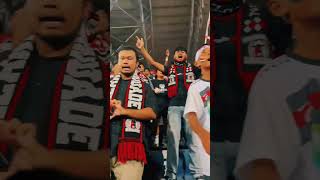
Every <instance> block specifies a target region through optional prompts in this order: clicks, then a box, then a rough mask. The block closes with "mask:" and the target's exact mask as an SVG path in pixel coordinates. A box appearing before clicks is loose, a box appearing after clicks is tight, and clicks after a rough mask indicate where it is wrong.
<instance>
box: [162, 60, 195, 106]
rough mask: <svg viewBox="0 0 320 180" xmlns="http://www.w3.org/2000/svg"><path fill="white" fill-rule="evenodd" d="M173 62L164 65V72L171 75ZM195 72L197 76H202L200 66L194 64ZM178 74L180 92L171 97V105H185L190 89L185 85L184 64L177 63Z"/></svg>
mask: <svg viewBox="0 0 320 180" xmlns="http://www.w3.org/2000/svg"><path fill="white" fill-rule="evenodd" d="M170 67H171V64H170V65H168V66H164V74H165V75H166V76H169V71H170ZM192 70H193V73H194V74H195V78H196V79H197V78H198V77H200V74H199V73H201V71H200V72H199V68H197V67H195V66H192ZM177 75H178V84H177V85H178V93H177V95H176V96H175V97H173V98H171V99H170V102H169V106H185V104H186V100H187V95H188V90H187V88H186V87H185V85H184V70H183V64H178V63H177Z"/></svg>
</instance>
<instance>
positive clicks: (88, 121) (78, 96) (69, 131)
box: [0, 36, 109, 151]
mask: <svg viewBox="0 0 320 180" xmlns="http://www.w3.org/2000/svg"><path fill="white" fill-rule="evenodd" d="M2 47H7V48H1V50H0V56H1V55H2V54H4V53H6V52H7V51H8V48H9V46H6V45H3V46H2ZM34 48H35V47H34V44H33V37H29V38H27V39H26V40H25V41H24V43H22V44H21V45H19V46H18V47H17V48H15V49H13V50H12V51H11V53H10V55H8V56H6V57H5V58H4V59H3V60H2V61H0V84H1V86H0V119H5V120H7V121H10V120H11V119H12V118H14V117H15V112H16V108H17V106H18V104H19V102H20V99H21V97H22V95H23V91H24V89H25V87H26V85H27V83H28V79H29V75H30V70H31V67H30V66H29V65H28V63H27V62H28V60H29V59H30V58H31V55H32V52H33V51H34ZM1 57H2V58H3V56H1ZM108 79H109V74H108V72H107V65H105V64H103V63H102V62H99V61H97V58H96V56H95V54H94V52H93V51H92V50H91V48H90V47H89V45H88V43H87V42H86V39H85V38H83V37H81V36H79V37H77V38H76V39H75V41H74V42H73V47H72V50H71V51H70V54H69V60H68V61H66V62H65V63H64V64H63V66H62V68H61V70H60V72H59V76H58V78H57V81H56V88H55V92H54V96H53V97H52V98H53V99H52V101H51V102H52V105H51V111H50V124H49V133H48V149H49V150H51V149H73V148H74V147H73V146H74V144H77V146H81V147H82V148H83V149H82V150H85V151H96V150H99V149H101V148H106V147H107V144H108V139H109V131H108V130H107V129H108V127H107V125H108V120H107V119H108V117H107V114H108V111H107V108H106V107H107V106H105V105H103V104H101V103H89V102H92V101H93V102H97V101H103V100H104V99H106V95H107V92H108V88H107V83H103V82H108ZM97 83H103V86H104V88H102V87H96V84H97ZM88 99H91V100H92V101H88Z"/></svg>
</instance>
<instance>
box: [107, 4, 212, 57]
mask: <svg viewBox="0 0 320 180" xmlns="http://www.w3.org/2000/svg"><path fill="white" fill-rule="evenodd" d="M110 9H111V15H110V24H111V29H110V30H111V47H112V50H111V56H113V61H114V62H115V61H116V59H115V57H114V55H115V52H116V51H117V50H118V49H119V48H120V47H121V46H126V45H130V46H135V42H136V38H135V37H136V36H140V37H143V38H144V39H146V40H145V43H146V46H147V48H148V50H149V51H150V53H151V55H152V56H153V57H154V58H155V59H157V60H158V61H160V62H164V53H165V50H166V49H167V48H168V49H169V50H170V52H171V56H172V55H173V51H174V49H175V48H176V47H177V46H183V47H186V48H187V49H188V54H189V57H190V58H189V59H190V61H193V58H192V57H194V54H195V52H196V50H197V48H199V47H200V46H201V45H202V44H203V43H204V39H205V33H206V29H207V22H208V17H209V11H210V0H110Z"/></svg>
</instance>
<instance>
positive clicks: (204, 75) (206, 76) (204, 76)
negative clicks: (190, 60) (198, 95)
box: [201, 69, 210, 81]
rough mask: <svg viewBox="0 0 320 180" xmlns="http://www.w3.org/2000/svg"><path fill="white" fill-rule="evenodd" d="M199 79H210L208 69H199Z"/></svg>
mask: <svg viewBox="0 0 320 180" xmlns="http://www.w3.org/2000/svg"><path fill="white" fill-rule="evenodd" d="M201 79H203V80H205V81H210V70H204V69H201Z"/></svg>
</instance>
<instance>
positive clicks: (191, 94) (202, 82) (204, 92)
mask: <svg viewBox="0 0 320 180" xmlns="http://www.w3.org/2000/svg"><path fill="white" fill-rule="evenodd" d="M196 61H197V62H196V64H197V65H198V66H199V67H200V68H201V74H202V76H201V78H200V79H198V80H196V81H195V82H193V83H192V84H191V86H190V88H189V90H188V97H187V102H186V106H185V110H184V117H185V118H186V119H187V121H188V123H189V125H190V127H191V129H192V130H193V133H194V134H193V137H192V138H193V139H192V144H191V145H190V146H191V148H193V150H196V152H197V153H196V155H199V158H200V160H201V167H200V169H201V170H202V174H203V177H196V179H197V178H198V179H210V46H208V45H205V46H203V47H202V48H200V50H199V51H198V52H197V55H196Z"/></svg>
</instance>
